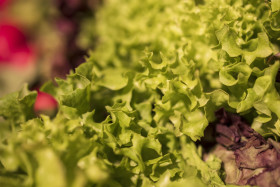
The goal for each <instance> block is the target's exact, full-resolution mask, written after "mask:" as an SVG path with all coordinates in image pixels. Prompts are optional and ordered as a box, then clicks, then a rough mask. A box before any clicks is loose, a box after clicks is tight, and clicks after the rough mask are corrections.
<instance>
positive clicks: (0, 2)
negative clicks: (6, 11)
mask: <svg viewBox="0 0 280 187" xmlns="http://www.w3.org/2000/svg"><path fill="white" fill-rule="evenodd" d="M8 1H9V0H0V9H1V8H3V7H4V6H5V5H6V4H7V2H8Z"/></svg>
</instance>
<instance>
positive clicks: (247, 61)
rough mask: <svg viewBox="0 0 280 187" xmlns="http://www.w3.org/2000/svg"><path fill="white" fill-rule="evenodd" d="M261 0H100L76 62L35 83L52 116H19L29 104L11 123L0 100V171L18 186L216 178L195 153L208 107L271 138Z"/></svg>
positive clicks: (216, 170)
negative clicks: (88, 41) (89, 47)
mask: <svg viewBox="0 0 280 187" xmlns="http://www.w3.org/2000/svg"><path fill="white" fill-rule="evenodd" d="M270 5H271V6H272V4H268V3H266V2H265V1H261V0H257V1H247V0H237V1H228V0H218V1H216V0H215V1H214V0H209V1H205V2H203V3H198V1H192V0H189V1H182V0H176V1H170V0H162V1H158V0H144V1H140V0H135V1H131V0H108V1H106V3H105V4H104V6H103V8H102V9H101V10H100V12H99V13H98V15H97V17H98V23H97V24H96V29H95V31H96V33H95V34H96V35H97V36H98V38H99V44H98V46H97V48H96V49H95V50H94V51H92V52H90V55H89V57H88V58H87V63H85V64H82V65H81V66H79V67H78V68H77V69H76V71H75V72H71V73H70V74H69V75H68V76H67V78H66V79H65V80H63V79H56V83H55V84H54V83H52V82H49V83H46V84H45V85H44V86H43V87H42V88H41V90H42V91H44V92H47V93H49V94H51V95H53V96H54V97H55V98H56V100H57V101H58V104H59V108H58V113H57V115H56V116H55V117H54V118H53V119H50V118H49V117H47V116H44V115H42V116H40V117H38V118H35V117H34V116H30V115H29V113H28V115H27V114H26V111H29V110H32V105H31V104H30V103H32V102H31V101H30V102H28V103H29V105H27V106H28V107H27V108H26V110H18V109H16V111H17V112H18V115H16V116H23V117H21V118H20V119H18V117H15V116H14V115H12V114H11V113H9V112H8V111H9V110H12V109H13V108H17V106H16V105H15V104H17V103H20V101H21V100H18V97H17V95H18V94H19V93H16V94H12V95H10V96H7V97H5V98H2V100H1V102H2V103H3V104H1V107H3V109H5V110H3V111H6V112H2V113H1V112H0V114H1V115H2V116H4V118H5V119H6V120H3V122H1V128H3V129H5V130H4V131H0V133H1V134H2V135H3V136H0V137H1V142H0V163H1V164H0V171H1V173H0V176H3V177H4V178H5V180H4V182H5V183H7V184H9V185H14V184H15V182H17V181H19V183H21V184H22V185H23V186H44V185H45V186H46V185H49V184H50V181H52V182H53V184H52V186H70V187H71V186H73V187H75V186H77V187H78V186H79V187H80V186H117V187H118V186H225V183H224V178H223V170H222V168H221V160H220V159H219V158H217V157H216V156H214V155H211V156H209V158H208V159H207V160H206V161H204V160H203V159H202V147H200V146H197V145H196V144H195V141H197V140H200V139H201V137H203V136H204V130H205V128H206V127H207V125H208V124H209V122H213V121H214V120H215V111H216V110H217V109H219V108H222V107H223V108H225V109H226V110H228V111H232V112H235V113H240V115H244V116H246V117H247V118H248V119H249V120H251V121H253V128H255V129H256V130H257V131H258V132H259V133H261V134H262V135H274V136H275V137H277V136H279V134H280V131H279V129H280V126H279V124H280V122H279V120H278V119H279V117H280V111H279V109H278V108H279V107H278V106H279V103H280V100H279V99H280V96H279V93H278V90H279V85H278V84H277V83H276V82H275V80H276V76H277V72H278V69H279V60H271V61H270V62H268V60H267V58H268V57H269V56H270V55H274V54H277V53H278V51H279V41H278V38H279V30H278V29H279V27H278V26H279V23H278V20H279V19H277V18H278V17H279V12H278V11H274V9H275V8H274V9H273V12H272V10H271V7H270ZM273 6H274V7H275V5H273ZM276 7H277V6H276ZM276 9H277V8H276ZM29 94H31V95H32V93H29ZM28 101H29V100H28ZM24 103H25V102H24ZM20 104H21V103H20ZM8 106H9V107H8ZM24 106H26V105H24ZM5 107H6V108H5ZM9 108H11V109H9ZM11 121H14V122H16V123H17V124H18V125H17V126H16V128H10V126H11ZM2 124H3V125H2ZM2 137H3V138H2ZM43 160H44V162H43ZM46 163H49V164H46ZM2 171H3V172H2ZM2 173H3V174H2ZM7 173H8V176H12V177H14V178H16V179H17V180H13V181H12V180H11V178H9V177H6V176H7ZM47 173H50V174H47ZM45 175H48V176H46V177H43V176H45Z"/></svg>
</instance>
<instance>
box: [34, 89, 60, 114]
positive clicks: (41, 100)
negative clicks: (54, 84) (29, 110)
mask: <svg viewBox="0 0 280 187" xmlns="http://www.w3.org/2000/svg"><path fill="white" fill-rule="evenodd" d="M37 93H38V95H37V99H36V102H35V105H34V110H35V111H36V112H38V111H52V110H56V109H57V105H58V103H57V101H56V100H55V99H54V98H53V96H51V95H50V94H47V93H45V92H41V91H39V90H37Z"/></svg>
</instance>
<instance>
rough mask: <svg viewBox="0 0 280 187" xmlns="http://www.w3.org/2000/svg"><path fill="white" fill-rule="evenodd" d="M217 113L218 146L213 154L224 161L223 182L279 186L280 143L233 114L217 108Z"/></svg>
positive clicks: (265, 186)
mask: <svg viewBox="0 0 280 187" xmlns="http://www.w3.org/2000/svg"><path fill="white" fill-rule="evenodd" d="M216 116H217V119H218V121H217V125H216V132H217V137H216V141H217V142H218V144H219V145H218V146H216V148H215V149H214V151H213V154H215V155H216V156H217V157H219V158H220V159H221V160H222V161H223V164H224V169H225V172H226V178H225V182H226V183H227V184H237V185H257V186H263V187H274V186H275V187H276V186H280V143H278V142H276V141H274V140H272V139H268V140H265V139H264V138H263V137H262V136H261V135H260V134H258V133H257V132H256V131H254V130H253V129H252V128H251V127H250V126H249V125H248V124H247V123H246V122H244V121H243V120H242V119H241V117H240V116H238V115H236V114H230V113H227V112H226V111H225V110H220V111H218V112H217V113H216Z"/></svg>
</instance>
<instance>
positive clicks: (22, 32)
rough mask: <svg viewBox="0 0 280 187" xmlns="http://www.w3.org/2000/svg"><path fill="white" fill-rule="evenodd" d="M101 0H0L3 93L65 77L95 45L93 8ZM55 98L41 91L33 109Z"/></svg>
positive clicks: (43, 107)
mask: <svg viewBox="0 0 280 187" xmlns="http://www.w3.org/2000/svg"><path fill="white" fill-rule="evenodd" d="M101 1H102V0H0V97H2V96H4V95H6V94H8V93H11V92H14V91H17V90H19V89H20V88H22V86H23V84H24V83H26V82H27V83H28V85H29V88H30V89H31V90H37V91H38V89H39V88H40V86H41V85H42V84H44V83H45V82H46V81H48V80H52V79H54V78H55V77H59V78H65V77H66V74H68V73H69V71H70V70H72V69H74V68H76V67H77V66H78V65H79V64H81V63H83V62H84V61H85V57H86V55H87V51H88V50H89V49H94V45H95V43H96V42H95V41H96V38H95V37H94V34H93V33H94V15H95V14H94V13H95V11H96V10H97V9H98V7H99V6H100V5H101V4H102V2H101ZM56 107H57V103H56V101H55V100H54V99H53V98H52V97H51V96H50V95H48V94H46V93H42V92H39V91H38V97H37V101H36V103H35V110H36V111H39V110H53V109H55V108H56Z"/></svg>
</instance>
